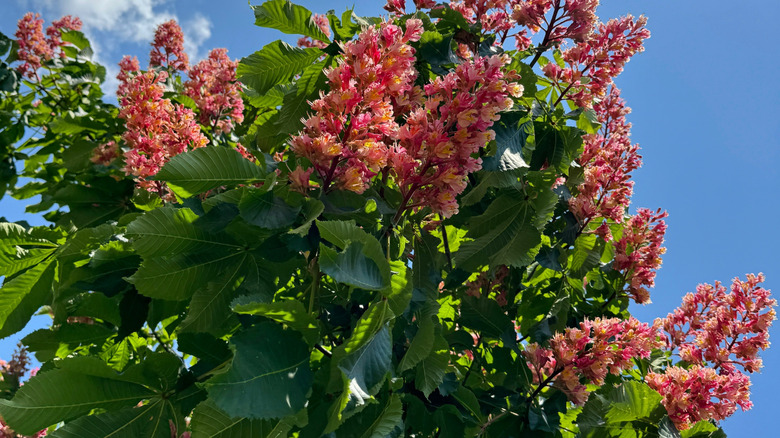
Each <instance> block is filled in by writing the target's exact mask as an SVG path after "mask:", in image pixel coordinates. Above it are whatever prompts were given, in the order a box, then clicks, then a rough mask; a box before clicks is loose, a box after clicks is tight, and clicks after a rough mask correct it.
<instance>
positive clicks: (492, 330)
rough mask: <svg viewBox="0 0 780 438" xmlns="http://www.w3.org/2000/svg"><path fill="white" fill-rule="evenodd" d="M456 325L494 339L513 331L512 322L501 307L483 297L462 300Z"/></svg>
mask: <svg viewBox="0 0 780 438" xmlns="http://www.w3.org/2000/svg"><path fill="white" fill-rule="evenodd" d="M458 323H460V324H462V325H463V326H465V327H468V328H470V329H474V330H478V331H480V332H481V333H483V334H485V335H488V336H492V337H494V338H499V337H500V336H501V335H502V334H503V333H505V332H507V331H511V330H513V326H512V320H510V319H509V317H508V316H506V313H504V311H503V310H501V306H499V305H498V303H496V301H495V300H492V299H489V298H485V297H480V298H476V297H471V296H469V297H466V298H464V299H463V302H462V304H461V306H460V318H459V319H458Z"/></svg>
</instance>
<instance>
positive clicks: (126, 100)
mask: <svg viewBox="0 0 780 438" xmlns="http://www.w3.org/2000/svg"><path fill="white" fill-rule="evenodd" d="M126 59H127V58H126ZM123 64H124V65H125V66H130V67H133V63H132V62H131V61H125V60H123ZM135 65H137V63H136V64H135ZM120 76H122V77H125V78H127V79H126V81H125V82H123V83H122V84H121V85H120V88H119V98H120V102H119V103H120V106H121V108H120V110H119V117H121V118H122V119H124V120H125V129H126V130H125V132H124V134H122V139H123V140H124V141H125V143H126V144H127V146H128V147H130V150H129V151H127V152H125V168H124V170H125V172H126V173H127V174H128V175H134V176H135V177H136V179H137V182H138V185H139V187H142V188H145V189H146V190H148V191H151V192H163V191H164V190H163V188H162V186H161V184H159V183H157V182H155V181H148V180H146V178H148V177H150V176H152V175H154V174H156V173H157V172H158V171H159V170H160V168H161V167H162V166H163V165H164V164H165V163H167V162H168V160H169V159H170V158H171V157H173V156H175V155H178V154H180V153H182V152H184V151H186V150H187V149H188V148H191V149H195V148H199V147H203V146H205V145H206V144H207V143H208V139H207V138H206V137H205V136H204V135H203V133H202V132H201V131H200V126H199V125H198V124H197V122H196V121H195V115H194V114H193V112H192V111H191V110H190V109H188V108H184V107H183V106H180V105H174V104H173V103H172V102H171V101H170V99H164V98H163V92H164V89H163V84H164V82H165V80H166V79H167V78H168V73H167V72H165V71H160V72H154V71H148V72H145V73H142V72H138V73H135V74H133V75H131V74H130V72H128V71H124V70H123V71H122V72H121V73H120ZM163 194H164V193H160V195H161V196H162V195H163Z"/></svg>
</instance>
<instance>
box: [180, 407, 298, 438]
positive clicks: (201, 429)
mask: <svg viewBox="0 0 780 438" xmlns="http://www.w3.org/2000/svg"><path fill="white" fill-rule="evenodd" d="M292 426H293V423H292V422H291V421H289V420H287V419H284V420H282V421H279V422H277V421H272V420H252V419H249V418H235V417H231V416H229V415H228V414H226V413H225V412H223V411H222V410H220V409H219V408H218V407H217V405H216V404H215V403H214V402H213V401H212V400H206V401H204V402H203V403H201V404H199V405H198V407H196V408H195V410H194V411H193V413H192V423H191V424H190V427H192V433H193V436H195V437H204V438H207V437H208V438H271V437H274V438H277V437H278V438H284V437H287V436H289V432H290V430H291V429H292Z"/></svg>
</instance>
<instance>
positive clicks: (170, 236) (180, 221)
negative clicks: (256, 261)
mask: <svg viewBox="0 0 780 438" xmlns="http://www.w3.org/2000/svg"><path fill="white" fill-rule="evenodd" d="M197 219H198V215H196V214H195V213H193V212H192V210H190V209H189V208H171V207H165V208H157V209H154V210H152V211H150V212H147V213H144V214H143V215H141V216H139V217H138V218H137V219H136V220H134V221H132V222H130V223H129V224H128V225H127V233H126V235H127V237H130V238H132V239H133V247H134V248H135V250H136V251H138V253H139V254H141V255H142V256H144V257H145V258H149V257H159V256H167V255H176V254H181V253H185V252H192V251H196V250H202V249H206V248H209V247H211V246H221V247H224V248H231V247H232V248H238V247H239V246H238V245H236V244H235V243H234V242H232V240H231V239H230V238H229V237H228V236H226V235H216V234H211V233H207V232H205V231H204V230H202V229H201V228H199V227H198V226H196V225H195V224H194V222H195V221H196V220H197Z"/></svg>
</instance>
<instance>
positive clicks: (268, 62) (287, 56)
mask: <svg viewBox="0 0 780 438" xmlns="http://www.w3.org/2000/svg"><path fill="white" fill-rule="evenodd" d="M320 55H322V51H321V50H319V49H314V48H299V47H293V46H291V45H289V44H287V43H285V42H284V41H281V40H277V41H274V42H272V43H270V44H267V45H266V46H265V47H263V48H262V49H260V50H258V51H257V52H255V53H253V54H251V55H249V56H247V57H246V58H243V59H242V60H241V62H240V63H239V64H238V68H237V69H236V75H237V76H238V80H239V81H241V83H243V84H244V85H246V86H248V87H250V88H252V89H254V90H255V91H256V92H257V93H258V94H260V95H262V94H264V93H266V92H267V91H268V90H270V89H271V88H272V87H273V86H274V85H277V84H282V83H285V82H289V81H290V80H291V79H292V78H293V76H295V75H296V74H298V73H300V72H301V70H303V69H304V67H306V66H308V65H310V64H311V63H312V62H314V61H316V60H317V58H319V57H320Z"/></svg>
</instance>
